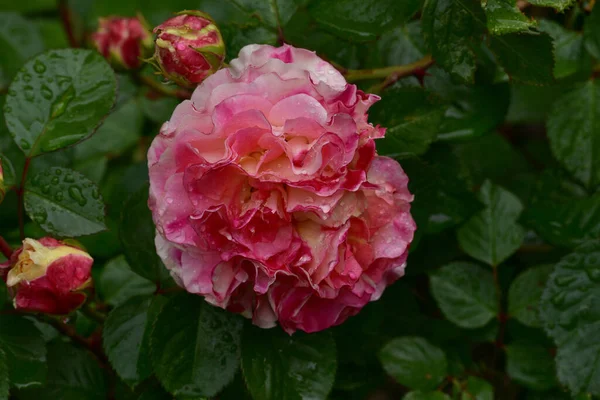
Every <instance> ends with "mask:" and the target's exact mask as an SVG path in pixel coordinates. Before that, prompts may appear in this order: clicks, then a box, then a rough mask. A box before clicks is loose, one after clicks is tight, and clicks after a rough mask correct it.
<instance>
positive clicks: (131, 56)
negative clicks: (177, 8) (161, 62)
mask: <svg viewBox="0 0 600 400" xmlns="http://www.w3.org/2000/svg"><path fill="white" fill-rule="evenodd" d="M91 40H92V43H93V45H94V47H95V48H96V50H98V51H99V52H100V54H102V55H103V56H104V58H106V59H107V60H108V61H109V62H110V63H111V64H112V65H113V66H115V67H117V68H124V69H136V68H139V66H140V65H141V64H142V59H143V58H144V57H146V56H147V55H148V52H150V51H151V49H152V34H151V33H150V32H149V30H148V29H147V28H146V27H145V26H144V24H143V23H142V22H141V21H140V20H139V19H138V18H121V17H108V18H100V19H99V20H98V30H97V31H96V32H95V33H93V34H92V37H91Z"/></svg>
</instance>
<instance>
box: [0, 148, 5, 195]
mask: <svg viewBox="0 0 600 400" xmlns="http://www.w3.org/2000/svg"><path fill="white" fill-rule="evenodd" d="M5 193H6V187H5V186H4V173H3V171H2V159H1V158H0V203H2V200H4V194H5Z"/></svg>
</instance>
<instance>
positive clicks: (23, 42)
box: [0, 12, 44, 87]
mask: <svg viewBox="0 0 600 400" xmlns="http://www.w3.org/2000/svg"><path fill="white" fill-rule="evenodd" d="M42 51H44V42H43V41H42V35H40V32H39V30H38V29H37V28H36V26H35V25H33V24H32V23H31V22H29V21H27V20H26V19H25V18H23V17H22V16H20V15H19V14H17V13H14V12H1V13H0V52H1V53H2V61H1V62H0V87H5V86H7V85H8V83H9V82H10V80H11V79H12V78H13V77H14V76H15V74H16V73H17V71H18V70H19V68H21V66H22V65H23V63H25V60H27V59H28V58H30V57H33V56H35V55H36V54H39V53H41V52H42Z"/></svg>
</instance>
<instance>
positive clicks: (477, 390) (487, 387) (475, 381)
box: [461, 376, 494, 400]
mask: <svg viewBox="0 0 600 400" xmlns="http://www.w3.org/2000/svg"><path fill="white" fill-rule="evenodd" d="M461 400H494V388H493V386H492V385H491V384H490V383H489V382H488V381H486V380H483V379H480V378H476V377H474V376H470V377H469V378H467V385H466V387H465V388H464V389H463V392H462V396H461Z"/></svg>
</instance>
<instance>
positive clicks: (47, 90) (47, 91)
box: [41, 85, 54, 100]
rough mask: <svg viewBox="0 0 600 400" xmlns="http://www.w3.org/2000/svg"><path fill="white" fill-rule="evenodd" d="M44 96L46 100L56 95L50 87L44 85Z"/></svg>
mask: <svg viewBox="0 0 600 400" xmlns="http://www.w3.org/2000/svg"><path fill="white" fill-rule="evenodd" d="M41 92H42V97H43V98H45V99H46V100H51V99H52V97H54V95H53V94H52V90H50V88H49V87H48V86H46V85H42V90H41Z"/></svg>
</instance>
